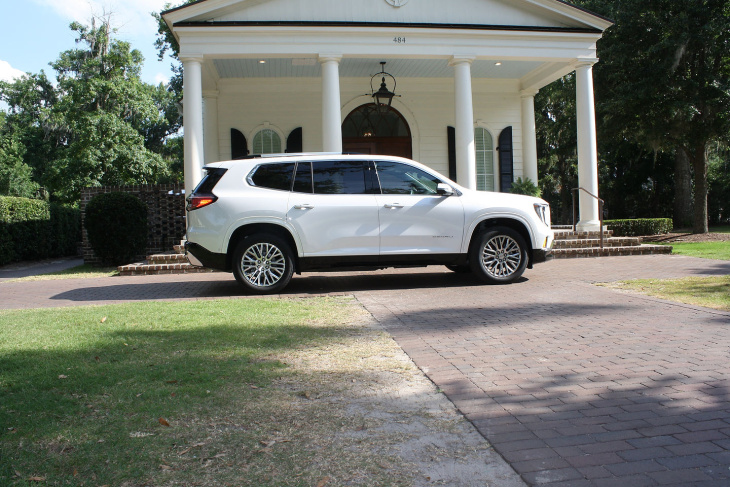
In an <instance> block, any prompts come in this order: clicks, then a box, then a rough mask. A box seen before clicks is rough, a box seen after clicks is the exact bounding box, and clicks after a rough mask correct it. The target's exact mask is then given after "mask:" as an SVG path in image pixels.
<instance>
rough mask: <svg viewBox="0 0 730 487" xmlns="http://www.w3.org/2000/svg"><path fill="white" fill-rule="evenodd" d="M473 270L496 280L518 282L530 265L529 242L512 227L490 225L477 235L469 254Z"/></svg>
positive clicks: (501, 282)
mask: <svg viewBox="0 0 730 487" xmlns="http://www.w3.org/2000/svg"><path fill="white" fill-rule="evenodd" d="M469 264H470V266H471V269H472V272H474V274H476V276H477V277H478V278H479V279H481V280H482V281H485V282H489V283H493V284H507V283H510V282H514V281H516V280H517V279H519V277H520V276H521V275H522V273H523V272H525V268H526V267H527V245H526V244H525V240H524V239H523V238H522V236H521V235H520V234H519V233H517V232H516V231H514V230H512V229H511V228H507V227H493V228H488V229H487V230H485V231H484V232H482V234H481V235H479V236H478V237H477V242H476V244H475V245H474V246H473V247H472V249H471V251H470V255H469Z"/></svg>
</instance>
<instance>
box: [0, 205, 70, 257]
mask: <svg viewBox="0 0 730 487" xmlns="http://www.w3.org/2000/svg"><path fill="white" fill-rule="evenodd" d="M80 240H81V212H80V211H79V210H78V209H76V208H73V207H69V206H64V205H60V204H57V203H49V202H47V201H43V200H34V199H28V198H17V197H12V196H0V265H5V264H10V263H12V262H19V261H23V260H39V259H47V258H52V257H63V256H69V255H76V253H77V249H78V243H79V241H80Z"/></svg>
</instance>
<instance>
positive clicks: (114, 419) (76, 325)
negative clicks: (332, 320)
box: [0, 302, 343, 485]
mask: <svg viewBox="0 0 730 487" xmlns="http://www.w3.org/2000/svg"><path fill="white" fill-rule="evenodd" d="M187 304H189V306H181V305H180V304H175V305H174V306H173V305H172V304H170V303H153V304H148V303H145V304H141V303H138V304H135V305H134V306H126V307H119V306H109V307H101V308H91V309H90V308H82V309H78V308H77V309H64V310H54V311H50V312H49V311H39V312H17V313H4V314H3V316H2V318H3V319H5V320H7V319H8V318H10V319H12V320H17V321H18V322H23V321H26V320H27V327H28V328H29V329H28V330H25V332H26V333H28V334H27V335H25V337H26V338H25V339H24V340H23V342H22V345H20V346H17V347H15V346H12V345H8V344H9V343H10V342H11V341H12V340H10V339H9V338H8V337H7V336H6V338H3V337H2V334H0V350H4V351H2V352H0V364H1V366H0V425H2V431H1V432H0V485H13V484H14V482H17V484H15V485H24V484H23V479H28V478H32V477H34V476H36V477H39V476H40V477H43V478H45V479H46V480H47V484H44V485H67V482H68V483H69V484H70V485H78V484H79V481H80V479H85V481H86V482H91V483H92V484H94V485H97V484H98V485H103V484H107V485H122V483H123V481H125V480H129V479H143V478H145V476H146V475H148V474H149V472H154V471H159V465H160V464H161V463H164V461H163V460H162V457H163V455H164V454H165V453H166V452H168V451H169V449H170V448H171V446H172V445H174V443H175V442H176V441H180V437H181V436H180V435H182V437H183V438H184V434H185V433H184V429H183V430H182V431H181V427H182V425H181V424H180V423H181V422H182V421H184V420H185V419H184V418H188V419H189V418H198V420H201V421H205V418H206V417H209V415H214V413H215V412H216V411H220V410H231V411H233V410H237V409H240V408H241V407H244V406H245V404H246V402H247V401H252V402H255V401H256V400H257V398H258V395H260V394H261V393H263V392H264V391H266V388H267V386H268V385H269V384H270V383H271V381H272V380H273V379H275V378H277V377H279V376H281V375H282V374H286V373H287V372H286V369H285V365H284V364H282V363H279V362H278V361H276V360H272V359H271V358H270V356H271V355H273V354H276V353H279V352H282V351H285V350H287V349H292V348H296V347H302V346H308V345H310V344H316V343H321V341H322V340H326V339H327V338H328V337H332V336H334V335H337V334H340V333H342V332H343V330H342V329H341V328H338V327H337V326H327V327H322V326H317V325H316V324H312V325H307V323H308V322H309V320H311V319H313V316H315V314H314V313H313V310H314V309H315V308H316V307H317V305H315V304H312V305H311V306H310V308H309V309H308V313H304V314H303V315H302V314H299V315H297V314H295V311H296V310H295V309H293V307H291V306H289V307H287V306H284V307H283V308H273V307H271V306H269V307H268V308H267V307H266V305H265V304H263V303H261V309H260V311H259V312H257V313H253V314H251V312H250V311H249V312H248V313H247V314H245V316H242V315H244V313H243V312H241V314H240V315H237V314H236V311H237V308H236V307H235V304H233V302H231V303H226V304H227V305H228V306H227V307H225V308H224V309H223V310H219V309H218V308H217V307H216V306H215V303H209V304H212V305H211V306H207V307H206V306H204V305H200V304H198V303H187ZM322 306H324V307H326V304H324V303H319V307H322ZM140 313H142V314H141V316H140ZM107 316H108V319H105V318H102V317H107ZM33 317H34V318H33ZM34 320H35V321H34ZM53 320H61V321H60V323H61V325H59V326H55V327H51V328H49V327H46V326H45V325H44V322H51V321H53ZM101 321H103V323H102V322H101ZM297 322H301V323H297ZM34 329H35V331H34ZM6 331H7V330H6ZM8 333H10V332H9V331H8ZM34 333H35V334H37V335H38V337H39V338H38V339H35V338H34V337H33V334H34ZM44 334H47V336H46V337H43V335H44ZM3 342H5V344H4V345H3ZM160 418H164V420H160ZM164 422H167V423H169V424H172V427H168V426H167V425H164V424H163V423H164ZM176 426H177V428H176ZM16 472H18V473H20V474H21V476H20V477H18V476H17V474H16ZM140 481H142V480H140ZM134 485H137V484H134ZM140 485H142V484H140Z"/></svg>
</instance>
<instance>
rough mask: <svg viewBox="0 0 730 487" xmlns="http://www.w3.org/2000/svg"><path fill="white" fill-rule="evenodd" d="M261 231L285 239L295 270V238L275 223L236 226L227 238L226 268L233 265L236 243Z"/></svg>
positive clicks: (296, 262) (297, 262) (296, 267)
mask: <svg viewBox="0 0 730 487" xmlns="http://www.w3.org/2000/svg"><path fill="white" fill-rule="evenodd" d="M262 233H263V234H269V235H276V236H277V237H279V238H282V239H284V240H285V241H286V243H287V244H288V245H289V248H290V249H291V251H292V255H293V257H294V267H295V269H294V271H295V272H297V269H298V268H299V255H298V252H297V243H296V240H294V236H293V235H292V233H291V232H290V231H289V229H287V228H286V227H284V226H282V225H277V224H276V223H248V224H245V225H241V226H240V227H238V228H236V229H235V230H234V231H233V233H232V234H231V238H230V239H228V248H227V249H226V266H227V268H228V269H231V268H232V267H233V252H235V250H236V247H237V246H238V243H239V242H240V241H241V240H242V239H244V238H246V237H248V236H251V235H256V234H262Z"/></svg>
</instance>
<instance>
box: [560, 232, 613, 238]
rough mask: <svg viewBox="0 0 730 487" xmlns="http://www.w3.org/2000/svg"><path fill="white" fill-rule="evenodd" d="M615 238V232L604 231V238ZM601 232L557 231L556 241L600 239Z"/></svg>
mask: <svg viewBox="0 0 730 487" xmlns="http://www.w3.org/2000/svg"><path fill="white" fill-rule="evenodd" d="M611 236H613V230H604V231H603V237H604V238H606V237H611ZM600 237H601V232H599V231H595V232H580V231H577V232H574V231H573V230H555V240H570V239H576V238H578V239H586V238H600Z"/></svg>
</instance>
